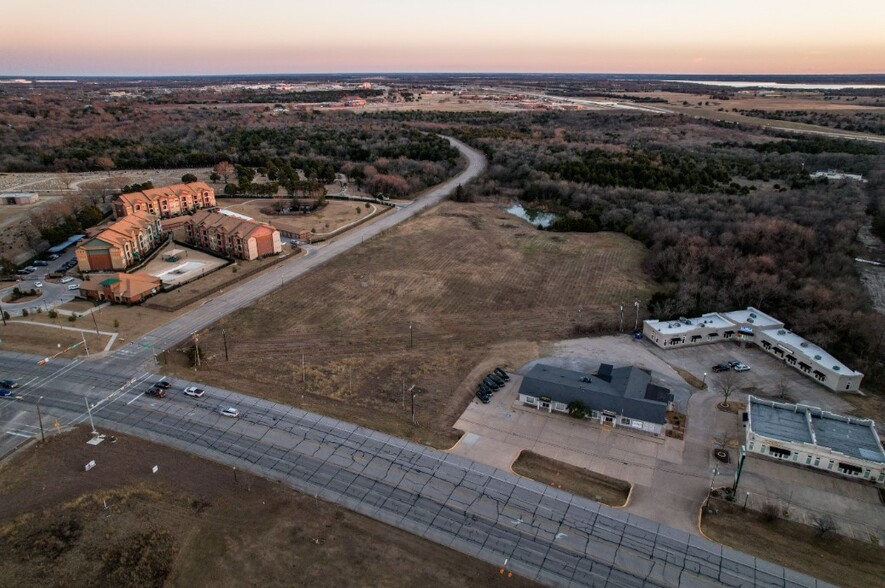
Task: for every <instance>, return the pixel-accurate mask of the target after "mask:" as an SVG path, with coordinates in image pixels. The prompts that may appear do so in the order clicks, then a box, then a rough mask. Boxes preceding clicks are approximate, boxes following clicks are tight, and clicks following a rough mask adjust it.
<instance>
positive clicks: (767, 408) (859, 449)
mask: <svg viewBox="0 0 885 588" xmlns="http://www.w3.org/2000/svg"><path fill="white" fill-rule="evenodd" d="M747 415H748V416H747V438H746V448H747V451H748V452H751V453H758V454H760V455H766V456H768V457H771V458H774V459H779V460H783V461H787V462H790V463H794V464H796V465H802V466H808V467H812V468H817V469H821V470H826V471H829V472H832V473H834V474H838V475H841V476H845V477H848V478H858V479H863V480H868V481H870V482H874V483H876V484H879V485H885V450H883V449H882V442H881V440H880V439H879V435H878V434H877V433H876V424H875V423H874V422H873V421H871V420H869V419H858V418H855V417H849V416H843V415H838V414H833V413H831V412H827V411H825V410H822V409H820V408H816V407H813V406H806V405H803V404H786V403H779V402H772V401H768V400H760V399H759V398H756V397H754V396H751V397H750V399H749V402H748V404H747Z"/></svg>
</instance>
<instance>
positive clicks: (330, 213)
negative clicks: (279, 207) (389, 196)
mask: <svg viewBox="0 0 885 588" xmlns="http://www.w3.org/2000/svg"><path fill="white" fill-rule="evenodd" d="M272 204H273V201H272V200H270V199H267V198H257V199H251V200H244V199H241V198H224V199H219V200H218V205H219V206H220V207H222V208H226V209H227V210H230V211H232V212H238V213H240V214H245V215H246V216H250V217H252V218H254V219H255V220H257V221H261V222H264V223H269V224H271V225H273V226H274V227H276V228H277V229H279V230H281V231H289V232H291V233H299V232H301V231H311V232H313V233H314V234H316V235H322V234H324V233H333V232H335V231H336V230H338V229H339V228H341V227H343V226H345V225H348V224H350V223H353V222H354V221H358V220H360V219H362V218H366V217H367V216H369V215H375V216H376V217H377V216H378V215H379V214H380V213H382V212H384V211H385V210H387V207H386V206H382V205H379V204H369V208H366V203H365V202H356V201H349V200H328V201H327V204H326V205H325V206H323V207H322V208H320V209H319V210H316V211H315V212H312V213H310V214H296V215H286V216H277V215H272V214H264V213H263V212H261V209H262V208H270V207H271V206H272ZM357 209H359V214H357Z"/></svg>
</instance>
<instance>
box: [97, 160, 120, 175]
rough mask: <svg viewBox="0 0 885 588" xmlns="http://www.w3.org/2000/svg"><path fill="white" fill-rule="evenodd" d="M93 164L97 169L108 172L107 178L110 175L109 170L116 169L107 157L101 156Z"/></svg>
mask: <svg viewBox="0 0 885 588" xmlns="http://www.w3.org/2000/svg"><path fill="white" fill-rule="evenodd" d="M95 164H96V165H97V166H98V167H100V168H101V169H103V170H104V171H106V172H108V175H109V176H110V175H111V170H112V169H114V168H115V167H117V166H116V164H114V160H113V159H111V158H110V157H108V156H107V155H102V156H101V157H97V158H96V159H95Z"/></svg>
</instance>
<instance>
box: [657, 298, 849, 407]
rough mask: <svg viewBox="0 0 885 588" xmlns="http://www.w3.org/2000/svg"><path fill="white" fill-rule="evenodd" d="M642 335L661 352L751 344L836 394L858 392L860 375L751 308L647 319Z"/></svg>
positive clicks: (769, 317) (771, 318)
mask: <svg viewBox="0 0 885 588" xmlns="http://www.w3.org/2000/svg"><path fill="white" fill-rule="evenodd" d="M642 334H643V335H644V336H645V337H646V338H648V339H650V340H651V341H652V342H653V343H655V345H657V346H658V347H661V348H664V349H669V348H672V347H685V346H689V345H702V344H704V343H715V342H717V341H727V340H732V341H743V342H747V343H753V344H755V345H758V346H759V347H760V348H761V349H762V350H764V351H766V352H768V353H770V354H771V355H773V356H775V357H776V358H778V359H780V360H781V361H783V362H784V364H786V365H788V366H790V367H792V368H794V369H796V370H798V371H800V372H802V373H803V374H805V375H807V376H808V377H810V378H814V379H815V380H817V381H818V382H820V383H821V384H823V385H824V386H826V387H827V388H829V389H830V390H833V391H835V392H845V391H854V390H858V389H859V388H860V382H861V380H862V379H863V374H862V373H860V372H858V371H855V370H853V369H851V368H849V367H848V366H846V365H845V364H843V363H842V362H840V361H839V360H838V359H836V358H835V357H833V356H832V355H830V354H829V353H827V352H826V351H824V350H823V349H822V348H820V347H819V346H817V345H815V344H814V343H812V342H810V341H806V340H805V339H803V338H802V337H800V336H799V335H797V334H796V333H793V332H791V331H789V330H787V329H786V328H784V323H782V322H781V321H779V320H777V319H776V318H774V317H771V316H768V315H767V314H765V313H764V312H762V311H761V310H758V309H756V308H753V307H749V308H747V309H746V310H735V311H731V312H724V313H719V312H710V313H707V314H705V315H702V316H700V317H697V318H679V319H676V320H672V321H658V320H647V321H643V323H642Z"/></svg>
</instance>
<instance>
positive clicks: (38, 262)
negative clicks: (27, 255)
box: [33, 259, 49, 267]
mask: <svg viewBox="0 0 885 588" xmlns="http://www.w3.org/2000/svg"><path fill="white" fill-rule="evenodd" d="M33 263H34V265H35V266H37V267H46V266H47V265H49V262H48V261H43V260H42V259H38V260H37V261H35V262H33Z"/></svg>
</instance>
